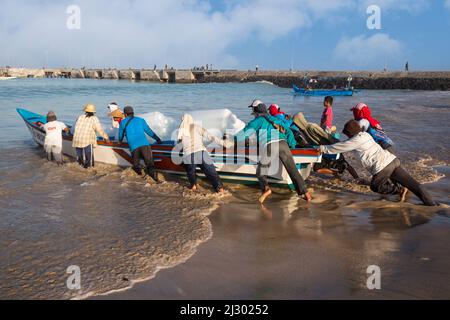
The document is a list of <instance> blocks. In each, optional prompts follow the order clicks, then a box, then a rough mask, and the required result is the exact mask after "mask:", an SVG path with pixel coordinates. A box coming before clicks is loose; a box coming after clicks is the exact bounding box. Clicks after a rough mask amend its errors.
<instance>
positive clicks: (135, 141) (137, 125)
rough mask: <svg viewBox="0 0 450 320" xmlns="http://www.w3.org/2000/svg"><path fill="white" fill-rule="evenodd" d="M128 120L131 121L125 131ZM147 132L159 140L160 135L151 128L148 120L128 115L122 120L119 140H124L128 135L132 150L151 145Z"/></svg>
mask: <svg viewBox="0 0 450 320" xmlns="http://www.w3.org/2000/svg"><path fill="white" fill-rule="evenodd" d="M130 121H131V122H130ZM128 122H130V124H129V125H128V126H127V128H126V133H125V132H124V129H125V126H126V125H127V123H128ZM145 134H148V135H149V136H150V137H152V138H153V139H155V140H159V138H158V136H157V135H156V134H155V133H154V132H153V131H152V129H150V127H149V126H148V124H147V122H146V121H145V120H144V119H142V118H139V117H126V118H125V119H123V120H122V121H121V122H120V126H119V141H120V142H122V140H123V138H125V137H126V138H127V141H128V145H129V146H130V150H131V151H132V152H133V151H134V150H135V149H137V148H139V147H142V146H149V145H150V142H148V140H147V137H146V136H145Z"/></svg>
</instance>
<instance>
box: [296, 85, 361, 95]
mask: <svg viewBox="0 0 450 320" xmlns="http://www.w3.org/2000/svg"><path fill="white" fill-rule="evenodd" d="M292 88H293V89H294V94H296V95H301V96H308V97H309V96H346V97H351V96H353V92H354V90H353V88H350V89H302V88H299V87H297V86H296V85H295V84H293V85H292Z"/></svg>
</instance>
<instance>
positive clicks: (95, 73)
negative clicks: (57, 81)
mask: <svg viewBox="0 0 450 320" xmlns="http://www.w3.org/2000/svg"><path fill="white" fill-rule="evenodd" d="M349 75H351V76H352V78H353V82H352V86H353V87H354V88H356V89H378V90H390V89H403V90H441V91H448V90H450V71H432V72H431V71H430V72H370V71H333V72H331V71H292V72H291V71H257V72H256V71H238V70H186V69H184V70H181V69H162V70H158V69H123V70H119V69H25V68H0V76H5V77H8V76H9V77H19V78H45V77H47V78H58V77H59V78H86V79H116V80H122V79H123V80H135V81H149V82H168V83H211V82H217V83H227V82H257V81H268V82H271V83H273V84H275V85H277V86H280V87H283V88H290V87H292V84H296V85H298V86H302V84H303V79H304V78H305V77H307V78H315V79H317V80H318V82H317V84H316V86H315V87H316V88H323V89H332V88H335V87H338V88H339V87H344V86H346V84H347V78H348V77H349Z"/></svg>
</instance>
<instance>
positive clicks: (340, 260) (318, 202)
mask: <svg viewBox="0 0 450 320" xmlns="http://www.w3.org/2000/svg"><path fill="white" fill-rule="evenodd" d="M430 189H431V191H432V193H433V194H434V195H435V196H436V195H439V194H441V195H442V193H445V192H447V194H448V191H449V188H448V176H447V177H446V178H444V179H442V180H441V181H440V182H438V183H435V184H433V185H432V187H430ZM236 194H237V195H236ZM256 195H257V192H256V190H255V192H254V193H251V194H246V195H245V196H242V197H239V192H237V193H235V196H234V199H232V201H230V202H229V203H227V204H222V205H221V206H220V208H219V209H217V210H216V211H214V212H213V213H212V214H211V215H210V216H209V219H210V221H211V223H212V230H213V236H212V238H211V239H210V240H208V241H207V242H205V243H203V244H201V245H200V246H199V247H198V248H197V250H198V251H197V253H196V254H195V255H194V256H193V257H192V258H190V259H189V260H188V261H186V262H185V263H182V264H180V265H178V266H176V267H174V268H171V269H165V270H162V271H160V272H158V273H157V275H156V277H155V278H154V279H151V280H149V281H146V282H142V283H139V284H136V285H135V286H134V287H133V288H132V289H130V290H127V291H123V292H118V293H114V294H109V295H106V296H98V297H94V299H419V298H420V299H448V298H450V255H449V253H450V249H449V246H448V244H447V239H448V237H449V236H450V219H449V217H450V211H449V209H448V205H447V206H445V205H444V206H441V207H439V208H426V207H423V206H417V205H414V204H411V203H405V204H401V203H398V202H391V201H386V200H382V201H380V197H378V196H377V195H374V194H373V193H368V194H366V195H361V194H358V195H353V196H352V195H351V194H349V193H336V192H331V191H324V190H316V192H315V199H314V200H313V202H312V203H311V204H306V203H305V202H304V201H303V200H298V199H297V197H295V196H290V195H288V194H286V192H285V191H284V192H281V194H275V195H274V196H273V197H272V198H271V199H270V200H269V201H267V204H266V206H265V207H260V206H259V205H257V204H255V203H252V202H250V201H249V200H251V198H252V197H254V196H255V197H256ZM410 201H412V202H414V197H411V198H410ZM369 265H378V266H379V267H380V268H381V290H369V289H367V287H366V281H367V277H368V276H369V275H368V274H367V273H366V269H367V267H368V266H369Z"/></svg>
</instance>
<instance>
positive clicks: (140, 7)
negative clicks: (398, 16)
mask: <svg viewBox="0 0 450 320" xmlns="http://www.w3.org/2000/svg"><path fill="white" fill-rule="evenodd" d="M352 3H353V0H343V1H334V0H324V1H315V0H285V1H283V2H280V1H278V0H247V1H234V0H228V1H225V9H222V10H221V11H213V9H212V6H211V4H210V2H208V1H205V0H152V1H151V2H150V1H144V0H109V1H107V0H96V1H90V0H72V1H68V0H65V1H58V2H57V1H50V0H34V1H32V0H28V1H27V0H2V10H1V11H0V39H2V43H6V44H8V45H7V46H6V47H3V48H2V50H1V51H0V65H6V64H13V65H23V66H30V67H31V66H34V67H41V66H44V65H46V62H47V60H48V61H49V65H50V66H67V65H73V66H83V65H85V66H88V67H89V66H99V67H107V66H117V67H152V66H153V64H157V65H158V66H162V65H163V64H166V63H167V64H169V65H174V66H177V67H186V66H194V65H202V64H206V63H213V64H214V65H215V66H220V67H235V66H239V60H238V58H237V57H234V56H232V55H230V54H229V49H230V48H231V47H233V46H238V45H242V46H245V42H246V40H247V39H249V38H257V39H259V40H261V41H265V42H270V41H273V40H274V39H277V38H279V37H283V36H285V35H287V34H288V33H289V32H292V31H293V30H296V29H299V28H304V27H308V26H311V25H312V24H313V23H314V22H315V21H317V20H319V19H322V18H326V17H327V16H329V15H330V14H332V13H333V14H334V13H336V12H339V11H340V10H342V9H343V8H346V7H348V6H350V5H352ZM71 4H76V5H78V6H80V8H81V30H68V29H67V28H66V19H67V17H68V15H67V14H66V8H67V6H68V5H71Z"/></svg>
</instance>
